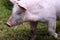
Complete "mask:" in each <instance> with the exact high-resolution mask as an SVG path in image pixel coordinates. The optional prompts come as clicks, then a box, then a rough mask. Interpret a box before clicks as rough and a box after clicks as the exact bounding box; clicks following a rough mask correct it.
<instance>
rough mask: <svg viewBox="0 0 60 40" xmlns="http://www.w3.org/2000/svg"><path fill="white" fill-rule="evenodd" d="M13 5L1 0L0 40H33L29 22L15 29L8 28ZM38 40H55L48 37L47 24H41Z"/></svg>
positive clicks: (59, 32)
mask: <svg viewBox="0 0 60 40" xmlns="http://www.w3.org/2000/svg"><path fill="white" fill-rule="evenodd" d="M11 11H12V3H11V2H10V1H9V0H0V40H29V39H30V38H31V32H30V26H29V22H25V23H23V24H21V25H17V26H14V27H11V28H9V27H7V26H6V25H5V23H6V22H7V20H8V18H9V17H10V15H11ZM59 26H60V21H57V33H58V34H59V35H60V27H59ZM36 35H37V37H36V40H54V38H53V37H52V36H48V35H47V24H46V23H39V24H38V26H37V33H36Z"/></svg>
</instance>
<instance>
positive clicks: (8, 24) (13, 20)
mask: <svg viewBox="0 0 60 40" xmlns="http://www.w3.org/2000/svg"><path fill="white" fill-rule="evenodd" d="M14 24H15V19H10V20H9V21H8V22H7V23H6V25H7V26H8V27H12V26H13V25H14Z"/></svg>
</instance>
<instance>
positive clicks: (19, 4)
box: [16, 1, 27, 10]
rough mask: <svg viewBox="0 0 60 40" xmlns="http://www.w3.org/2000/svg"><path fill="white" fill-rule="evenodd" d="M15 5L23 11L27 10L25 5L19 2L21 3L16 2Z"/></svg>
mask: <svg viewBox="0 0 60 40" xmlns="http://www.w3.org/2000/svg"><path fill="white" fill-rule="evenodd" d="M16 4H17V5H18V6H19V7H21V8H23V9H25V10H27V6H26V4H25V3H23V2H21V1H17V2H16Z"/></svg>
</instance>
